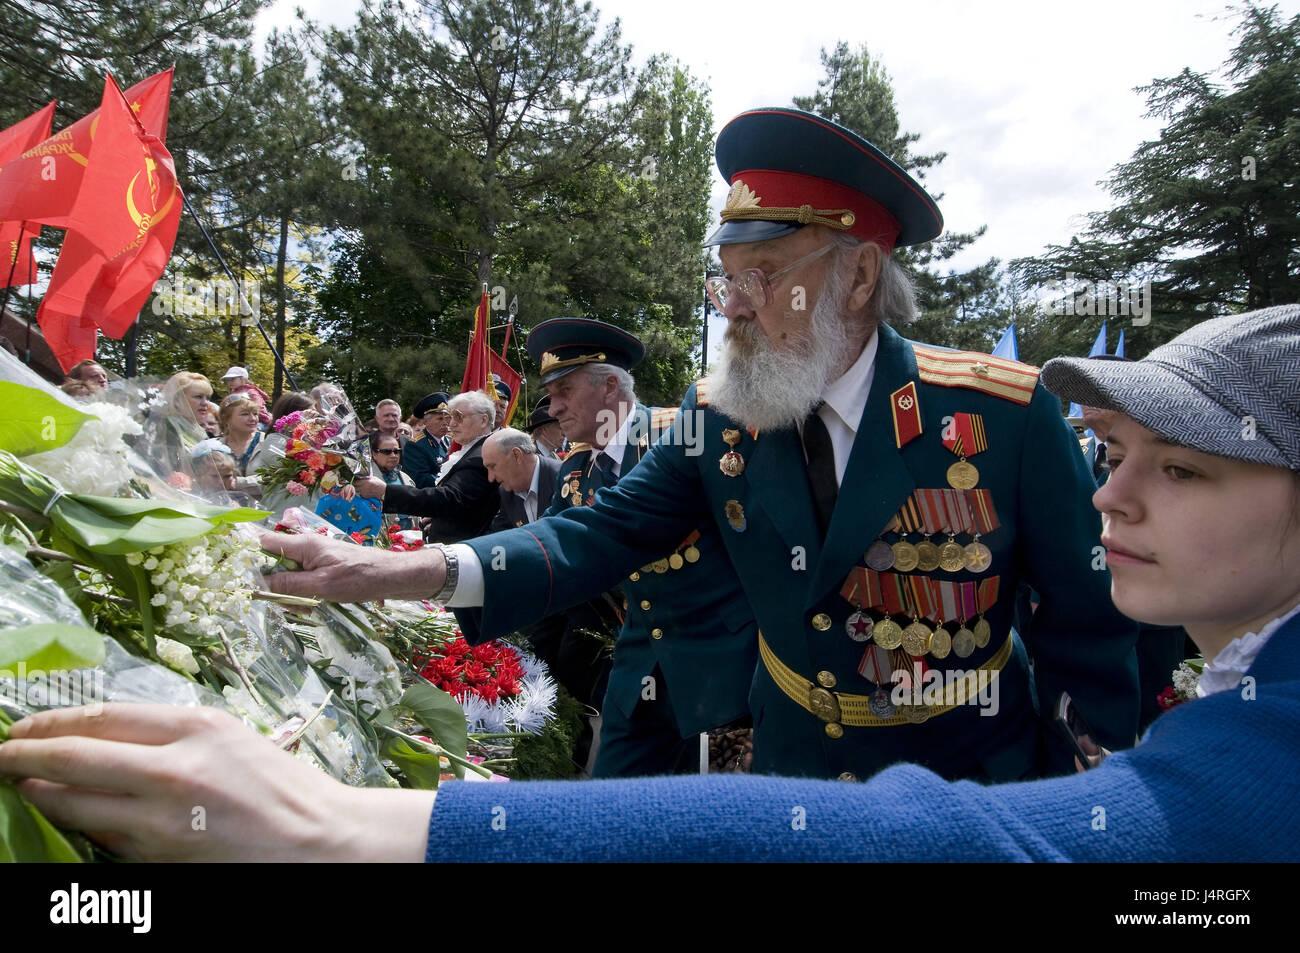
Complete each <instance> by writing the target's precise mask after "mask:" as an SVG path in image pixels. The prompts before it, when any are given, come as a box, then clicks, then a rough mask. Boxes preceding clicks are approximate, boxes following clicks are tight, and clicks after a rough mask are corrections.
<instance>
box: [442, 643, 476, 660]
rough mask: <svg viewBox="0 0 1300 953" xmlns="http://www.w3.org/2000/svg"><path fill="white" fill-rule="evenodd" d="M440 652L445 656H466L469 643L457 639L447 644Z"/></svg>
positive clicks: (468, 650)
mask: <svg viewBox="0 0 1300 953" xmlns="http://www.w3.org/2000/svg"><path fill="white" fill-rule="evenodd" d="M442 651H443V654H445V655H449V656H450V655H456V656H460V655H468V654H469V652H470V648H469V643H468V642H466V641H465V640H464V639H457V640H456V641H455V642H449V643H447V645H446V647H444V648H443V650H442Z"/></svg>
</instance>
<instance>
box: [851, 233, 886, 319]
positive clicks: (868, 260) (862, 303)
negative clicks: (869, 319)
mask: <svg viewBox="0 0 1300 953" xmlns="http://www.w3.org/2000/svg"><path fill="white" fill-rule="evenodd" d="M853 252H854V258H853V266H854V267H853V276H852V278H851V279H850V281H851V282H852V284H850V286H849V300H848V309H849V311H850V312H855V313H856V312H858V311H861V310H862V309H863V308H865V307H866V306H867V302H868V301H870V300H871V295H872V293H873V292H874V291H875V290H876V281H877V280H878V279H879V278H880V269H881V268H882V267H883V266H884V263H885V252H884V249H882V248H881V247H880V246H879V245H877V244H876V243H875V242H863V243H862V244H861V245H859V246H858V247H857V248H855V249H854V250H853Z"/></svg>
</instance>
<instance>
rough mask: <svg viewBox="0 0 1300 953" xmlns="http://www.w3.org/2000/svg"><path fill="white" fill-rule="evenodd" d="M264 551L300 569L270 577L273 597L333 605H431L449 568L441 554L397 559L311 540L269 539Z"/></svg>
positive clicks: (427, 551) (435, 551) (283, 536)
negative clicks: (392, 602)
mask: <svg viewBox="0 0 1300 953" xmlns="http://www.w3.org/2000/svg"><path fill="white" fill-rule="evenodd" d="M262 548H263V549H265V550H266V551H267V552H268V553H271V554H272V555H276V556H287V557H288V558H289V559H292V560H294V561H295V562H297V563H298V564H299V566H301V567H302V568H301V570H298V571H294V572H276V573H272V574H271V575H270V576H268V577H267V580H266V582H267V586H268V587H269V588H270V590H271V591H272V592H279V593H283V594H284V595H289V596H314V597H316V598H319V599H328V600H330V601H331V602H369V601H371V600H374V599H428V598H430V597H431V596H433V595H435V594H436V593H437V592H438V591H439V590H440V589H442V585H443V583H444V582H445V581H446V576H447V564H446V561H445V560H444V559H443V555H442V552H441V550H438V549H436V548H432V547H429V548H426V549H421V550H419V551H418V552H405V553H393V552H388V551H386V550H382V549H376V548H375V547H373V546H358V545H356V544H355V543H345V542H342V541H340V540H335V539H325V538H323V537H320V536H316V535H312V534H302V535H288V534H285V533H264V534H263V535H262Z"/></svg>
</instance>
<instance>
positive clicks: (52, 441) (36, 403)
mask: <svg viewBox="0 0 1300 953" xmlns="http://www.w3.org/2000/svg"><path fill="white" fill-rule="evenodd" d="M90 416H91V415H90V414H87V413H85V412H83V411H80V410H77V409H76V408H75V407H69V406H68V405H67V404H65V403H63V402H62V401H60V400H56V399H55V398H53V397H51V396H50V395H49V394H46V393H45V392H43V391H39V390H36V389H35V388H34V387H24V386H23V385H22V384H15V383H13V382H11V381H0V449H3V450H8V451H9V452H10V453H12V454H14V455H15V456H19V457H25V456H27V455H28V454H32V453H43V452H44V451H46V450H54V449H56V448H58V447H61V446H63V445H64V444H65V443H67V442H68V441H69V440H71V439H72V438H73V437H74V436H76V433H77V431H78V430H80V429H81V425H82V424H84V423H85V422H86V421H87V420H89V419H90Z"/></svg>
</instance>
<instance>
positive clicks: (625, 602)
mask: <svg viewBox="0 0 1300 953" xmlns="http://www.w3.org/2000/svg"><path fill="white" fill-rule="evenodd" d="M623 611H624V612H626V611H627V600H626V599H624V600H623Z"/></svg>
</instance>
